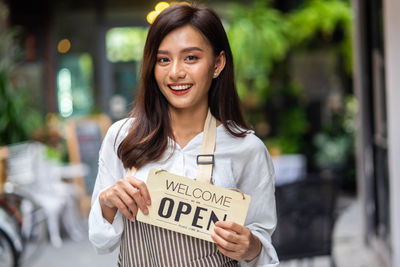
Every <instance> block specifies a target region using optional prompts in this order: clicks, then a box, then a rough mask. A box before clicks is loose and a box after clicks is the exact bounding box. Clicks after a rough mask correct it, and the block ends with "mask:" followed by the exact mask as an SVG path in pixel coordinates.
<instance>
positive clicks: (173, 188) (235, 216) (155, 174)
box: [137, 169, 250, 242]
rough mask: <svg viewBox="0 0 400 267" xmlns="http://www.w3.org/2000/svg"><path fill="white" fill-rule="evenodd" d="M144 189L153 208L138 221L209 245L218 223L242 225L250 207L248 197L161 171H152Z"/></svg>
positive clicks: (138, 215)
mask: <svg viewBox="0 0 400 267" xmlns="http://www.w3.org/2000/svg"><path fill="white" fill-rule="evenodd" d="M146 185H147V188H148V190H149V193H150V197H151V202H152V204H151V205H150V206H149V207H148V208H149V214H148V215H145V214H143V213H142V212H141V211H140V210H139V212H138V214H137V220H138V221H141V222H144V223H149V224H152V225H156V226H159V227H163V228H166V229H169V230H172V231H176V232H179V233H182V234H186V235H190V236H194V237H196V238H200V239H204V240H207V241H211V242H214V241H213V240H212V238H211V233H213V232H214V224H215V223H216V222H217V221H233V222H236V223H238V224H240V225H243V224H244V221H245V219H246V215H247V210H248V208H249V205H250V196H249V195H246V194H242V193H240V192H236V191H233V190H230V189H226V188H222V187H218V186H215V185H211V184H207V183H201V182H198V181H195V180H193V179H190V178H186V177H183V176H179V175H175V174H172V173H169V172H167V171H164V170H156V169H151V170H150V172H149V176H148V178H147V183H146Z"/></svg>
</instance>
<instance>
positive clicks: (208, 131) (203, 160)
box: [196, 109, 217, 183]
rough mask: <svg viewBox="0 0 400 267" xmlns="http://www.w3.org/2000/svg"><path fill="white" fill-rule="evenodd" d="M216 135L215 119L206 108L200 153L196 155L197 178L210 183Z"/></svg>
mask: <svg viewBox="0 0 400 267" xmlns="http://www.w3.org/2000/svg"><path fill="white" fill-rule="evenodd" d="M216 137H217V121H216V120H215V118H214V116H213V115H212V114H211V111H210V109H208V113H207V118H206V122H205V124H204V134H203V143H202V144H201V150H200V154H198V155H197V157H196V161H197V180H198V181H200V182H204V183H211V176H212V169H213V166H214V150H215V140H216Z"/></svg>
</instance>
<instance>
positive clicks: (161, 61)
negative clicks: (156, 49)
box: [157, 57, 169, 63]
mask: <svg viewBox="0 0 400 267" xmlns="http://www.w3.org/2000/svg"><path fill="white" fill-rule="evenodd" d="M157 61H158V62H160V63H166V62H168V61H169V59H168V58H166V57H162V58H159V59H157Z"/></svg>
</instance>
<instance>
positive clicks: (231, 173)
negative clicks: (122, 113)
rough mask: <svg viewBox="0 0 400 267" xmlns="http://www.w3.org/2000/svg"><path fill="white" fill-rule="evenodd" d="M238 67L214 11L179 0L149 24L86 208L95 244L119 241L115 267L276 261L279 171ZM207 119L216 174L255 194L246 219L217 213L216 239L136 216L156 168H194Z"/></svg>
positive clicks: (183, 171) (190, 173)
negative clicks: (254, 124) (247, 110)
mask: <svg viewBox="0 0 400 267" xmlns="http://www.w3.org/2000/svg"><path fill="white" fill-rule="evenodd" d="M233 73H234V71H233V59H232V53H231V50H230V47H229V43H228V39H227V36H226V33H225V31H224V28H223V26H222V24H221V21H220V19H219V18H218V16H217V15H216V14H215V13H214V12H213V11H212V10H210V9H208V8H205V7H193V6H190V5H174V6H172V7H169V8H168V9H166V10H165V11H163V12H162V13H161V14H160V15H159V16H158V17H157V19H156V20H155V21H154V23H153V24H152V26H151V27H150V30H149V33H148V36H147V40H146V44H145V48H144V56H143V62H142V72H141V88H140V91H139V95H138V99H137V103H136V106H135V108H134V109H133V111H132V114H131V118H128V119H125V120H122V121H119V122H116V123H115V124H113V125H112V126H111V128H110V129H109V131H108V133H107V135H106V137H105V139H104V141H103V145H102V148H101V151H100V160H99V172H98V176H97V180H96V186H95V189H94V193H93V200H92V209H91V212H90V216H89V238H90V240H91V242H92V243H93V245H94V246H95V247H96V248H97V250H98V252H100V253H102V252H103V253H105V252H110V251H112V250H113V249H115V248H116V247H117V246H120V254H119V258H118V266H238V264H240V265H241V266H277V265H278V263H279V262H278V258H277V255H276V253H275V250H274V248H273V246H272V244H271V234H272V232H273V230H274V228H275V226H276V212H275V197H274V184H275V176H274V170H273V166H272V163H271V159H270V156H269V154H268V152H267V150H266V148H265V146H264V144H263V143H262V142H261V141H260V140H259V139H258V138H257V137H256V136H255V135H254V133H253V132H252V131H250V130H249V129H248V127H247V126H246V123H245V122H244V120H243V116H242V113H241V110H240V107H239V98H238V95H237V93H236V89H235V83H234V75H233ZM209 110H210V112H211V113H210V115H208V114H209V113H208V111H209ZM211 114H212V116H211ZM206 118H207V121H209V118H212V119H214V118H215V120H213V121H214V123H211V125H212V124H214V128H216V129H215V138H214V140H213V151H211V154H213V155H214V165H213V169H212V179H211V180H212V181H211V182H212V183H214V184H215V185H217V186H222V187H226V188H238V189H240V190H241V191H242V192H244V193H246V194H249V195H251V203H250V208H249V211H248V214H247V218H246V222H245V226H241V225H238V224H236V223H233V222H229V221H227V222H223V221H219V222H217V223H216V224H215V229H214V233H213V234H212V239H213V240H214V241H215V243H212V242H207V241H204V240H200V239H197V238H193V237H190V236H187V235H183V234H180V233H177V232H172V231H169V230H166V229H164V228H159V227H155V226H151V225H148V224H144V223H140V222H137V221H136V220H135V215H136V214H137V211H138V209H141V211H142V212H143V213H144V214H147V213H148V209H147V207H148V206H149V205H151V198H150V195H149V193H148V190H147V187H146V179H147V175H148V172H149V169H150V168H158V169H163V170H167V171H169V172H171V173H174V174H177V175H181V176H186V177H190V178H196V177H197V175H198V169H199V167H198V166H200V165H197V162H196V158H197V155H199V154H200V149H201V147H202V140H203V136H204V135H205V133H204V134H203V130H204V127H205V121H206ZM129 169H130V170H135V171H133V172H127V170H129ZM131 174H133V175H131ZM210 176H211V175H210ZM210 178H211V177H210Z"/></svg>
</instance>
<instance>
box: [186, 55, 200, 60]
mask: <svg viewBox="0 0 400 267" xmlns="http://www.w3.org/2000/svg"><path fill="white" fill-rule="evenodd" d="M197 59H199V58H198V57H196V56H187V57H186V60H187V61H195V60H197Z"/></svg>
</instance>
